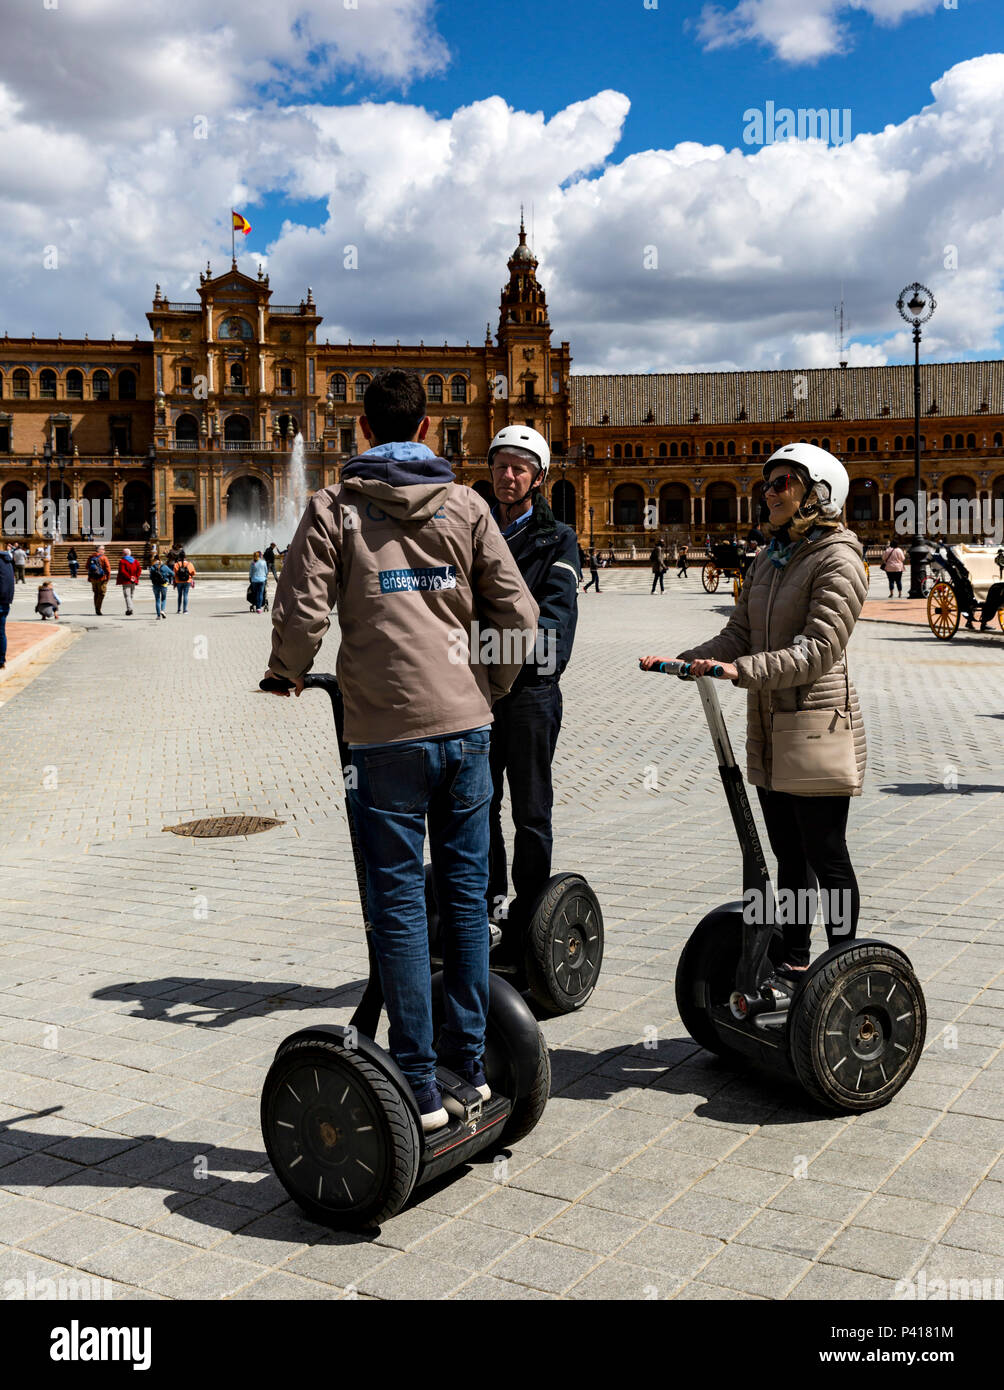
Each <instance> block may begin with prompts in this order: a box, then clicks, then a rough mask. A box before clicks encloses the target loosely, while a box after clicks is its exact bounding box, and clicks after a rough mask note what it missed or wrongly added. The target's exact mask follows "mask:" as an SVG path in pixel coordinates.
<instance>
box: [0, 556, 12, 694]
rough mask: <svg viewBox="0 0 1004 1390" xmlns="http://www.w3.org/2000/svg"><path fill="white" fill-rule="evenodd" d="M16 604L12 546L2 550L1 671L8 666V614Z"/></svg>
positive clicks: (0, 596)
mask: <svg viewBox="0 0 1004 1390" xmlns="http://www.w3.org/2000/svg"><path fill="white" fill-rule="evenodd" d="M13 602H14V559H13V556H12V555H11V549H10V546H4V548H3V550H0V669H2V668H3V667H4V666H6V665H7V614H8V613H9V612H10V606H11V604H12V603H13Z"/></svg>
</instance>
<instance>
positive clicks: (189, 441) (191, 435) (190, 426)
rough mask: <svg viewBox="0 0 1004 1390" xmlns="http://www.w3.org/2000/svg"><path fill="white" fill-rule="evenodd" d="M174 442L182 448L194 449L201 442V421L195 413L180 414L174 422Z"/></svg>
mask: <svg viewBox="0 0 1004 1390" xmlns="http://www.w3.org/2000/svg"><path fill="white" fill-rule="evenodd" d="M174 442H175V445H176V446H180V447H181V448H192V449H194V448H195V446H196V444H198V442H199V422H198V420H196V418H195V416H194V415H179V416H178V418H177V420H175V422H174Z"/></svg>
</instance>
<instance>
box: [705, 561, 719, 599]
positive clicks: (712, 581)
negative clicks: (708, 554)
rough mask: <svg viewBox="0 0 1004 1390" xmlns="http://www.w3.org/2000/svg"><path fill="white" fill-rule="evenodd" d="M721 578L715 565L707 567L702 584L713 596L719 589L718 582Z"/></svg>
mask: <svg viewBox="0 0 1004 1390" xmlns="http://www.w3.org/2000/svg"><path fill="white" fill-rule="evenodd" d="M720 578H721V575H720V574H719V572H718V570H717V569H716V568H715V566H714V565H705V566H704V570H703V572H702V574H701V583H702V584H703V585H704V587H705V589H706V591H707V592H708V593H709V594H713V593H714V592H715V590H716V589H717V588H718V581H719V579H720Z"/></svg>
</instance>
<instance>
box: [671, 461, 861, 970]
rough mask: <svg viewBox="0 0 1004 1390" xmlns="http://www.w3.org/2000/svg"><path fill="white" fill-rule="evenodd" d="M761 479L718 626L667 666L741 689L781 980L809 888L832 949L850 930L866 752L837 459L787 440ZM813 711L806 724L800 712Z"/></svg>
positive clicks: (792, 961)
mask: <svg viewBox="0 0 1004 1390" xmlns="http://www.w3.org/2000/svg"><path fill="white" fill-rule="evenodd" d="M763 477H764V481H765V483H766V486H765V488H764V496H765V498H766V500H767V505H768V507H769V509H770V522H769V523H765V529H767V531H768V534H769V535H770V543H769V545H768V546H767V547H766V548H765V549H763V550H761V551H759V553H758V554H757V557H756V559H755V560H754V562H753V564H752V566H751V568H750V570H749V572H748V573H747V576H746V582H745V583H744V584H743V587H742V589H741V591H740V593H739V599H738V602H737V603H736V606H735V609H734V610H733V613H732V616H731V618H730V619H729V621H728V623H727V624H726V626H725V627H724V628H723V629H722V631H721V632H720V633H719V634H718V636H717V637H712V638H711V639H710V640H709V641H707V642H701V643H700V644H699V645H698V646H696V647H691V648H689V650H687V651H684V652H680V653H679V655H678V657H677V660H680V661H689V662H692V663H693V674H694V675H695V676H707V675H711V674H712V673H713V672H714V671H715V670H716V669H717V671H718V672H719V674H720V678H721V679H723V680H731V681H732V683H733V685H737V686H739V687H740V688H741V689H744V690H746V691H747V697H746V708H747V726H746V758H747V776H748V779H749V781H750V782H751V783H752V784H753V785H754V786H755V787H756V789H757V796H758V797H759V799H760V805H761V807H762V808H763V814H764V820H765V822H766V826H767V835H768V838H769V840H770V846H771V849H772V850H773V851H774V854H775V855H776V856H777V865H778V871H777V880H776V882H777V886H778V888H779V889H787V890H789V892H790V894H791V895H793V896H790V897H789V901H791V902H795V903H797V904H799V907H798V910H797V911H795V912H792V913H790V914H786V916H787V920H785V922H784V924H783V933H784V961H783V963H781V964H779V966H778V967H777V974H778V975H780V976H781V977H782V978H785V979H789V980H796V979H797V978H798V977H799V975H800V973H801V972H802V971H804V970H805V968H806V966H807V965H808V963H809V960H810V950H809V943H810V934H811V929H812V920H813V917H814V916H815V902H814V898H813V895H814V893H815V892H816V890H817V889H821V890H822V893H821V894H820V896H821V898H822V906H823V920H824V922H825V924H826V935H827V940H828V942H829V944H830V945H835V944H838V943H840V942H843V941H847V940H851V939H853V937H854V936H855V934H856V931H857V922H858V913H859V908H860V894H859V891H858V884H857V879H856V877H855V874H854V868H853V866H852V864H851V860H850V855H849V854H848V851H847V815H848V810H849V807H850V801H851V797H852V796H858V795H860V792H861V783H862V780H863V778H864V772H865V758H866V747H865V732H864V725H863V723H862V719H861V709H860V706H859V704H858V697H857V693H856V691H855V689H854V685H853V683H852V682H851V679H850V674H849V672H848V665H847V650H846V649H847V643H848V641H849V639H850V636H851V633H852V632H853V631H854V624H855V623H856V622H857V619H858V615H859V613H860V612H861V605H862V604H863V603H864V600H865V595H866V593H867V581H866V580H865V573H864V564H863V554H862V550H861V546H860V544H859V542H858V539H857V537H856V536H855V535H854V534H853V533H852V532H851V531H848V530H847V529H845V527H844V526H843V524H842V522H841V520H840V516H841V512H842V510H843V506H844V503H845V502H846V500H847V493H848V489H849V479H848V477H847V472H846V470H845V469H844V466H843V464H841V463H840V461H839V460H838V459H836V458H834V457H833V455H832V454H829V453H827V452H826V451H825V450H824V449H819V448H817V447H816V446H814V445H812V444H804V443H799V444H788V445H785V446H784V447H783V448H782V449H779V450H778V451H777V452H776V453H775V454H773V455H772V456H771V457H770V458H769V459H768V460H767V461H766V463H765V464H764V466H763ZM768 616H769V620H770V643H769V645H768V638H767V623H768ZM658 660H659V658H656V657H645V658H643V664H644V665H645V666H651V665H654V664H655V663H656V662H657V661H658ZM810 712H816V715H817V719H816V720H812V719H809V720H808V721H807V720H806V719H802V718H799V716H800V715H802V714H803V713H804V714H806V715H808V714H809V713H810ZM819 713H822V714H824V715H828V714H833V716H834V718H833V719H832V720H830V721H828V722H827V721H826V720H825V719H824V721H823V722H824V724H825V726H826V730H828V731H829V732H823V733H822V734H821V733H820V731H819V729H818V728H817V727H816V724H817V721H818V715H819ZM807 722H808V723H810V724H812V728H811V729H807V728H806V727H805V726H806V723H807ZM782 735H783V737H782ZM792 787H797V788H798V790H795V791H792V790H791V788H792ZM792 918H794V920H792Z"/></svg>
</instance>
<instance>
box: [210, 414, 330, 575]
mask: <svg viewBox="0 0 1004 1390" xmlns="http://www.w3.org/2000/svg"><path fill="white" fill-rule="evenodd" d="M304 454H305V449H304V444H303V435H302V434H297V436H296V438H295V439H294V440H293V452H292V454H291V455H290V461H289V473H288V480H289V486H288V487H287V489H286V491H285V495H284V497H283V499H282V503H281V505H280V507H279V511H278V515H277V516H276V517H275V519H274V520H272V521H267V520H256V519H254V518H252V517H251V516H249V515H248V514H246V513H244V512H242V511H239V510H238V511H236V512H234V511H233V510H230V511H229V512H228V515H227V517H226V518H225V520H223V521H216V522H214V523H213V525H212V526H207V527H206V529H205V530H204V531H200V532H199V534H198V535H197V536H196V537H195V539H194V540H193V541H192V542H191V543H190V544H189V545H188V546H187V547H186V550H187V552H188V554H189V555H191V557H192V559H193V562H194V563H195V566H196V569H201V570H202V571H203V572H206V571H210V572H211V571H213V570H221V571H224V572H226V571H228V570H231V569H233V570H236V571H238V572H239V571H241V570H242V569H243V568H244V567H245V566H246V565H248V564H250V562H251V557H252V555H253V554H254V552H255V551H256V550H264V549H265V547H266V546H267V545H268V544H269V542H270V541H275V543H276V545H277V546H278V547H279V549H280V550H284V549H285V548H286V546H287V545H288V544H289V542H290V541H291V540H292V538H293V534H294V532H295V531H296V528H297V526H298V525H299V522H300V517H301V516H302V515H303V511H304V508H305V507H306V505H307V501H308V499H309V497H310V489H309V488H308V486H307V470H306V466H305V460H304Z"/></svg>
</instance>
